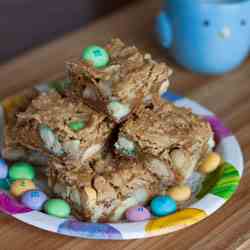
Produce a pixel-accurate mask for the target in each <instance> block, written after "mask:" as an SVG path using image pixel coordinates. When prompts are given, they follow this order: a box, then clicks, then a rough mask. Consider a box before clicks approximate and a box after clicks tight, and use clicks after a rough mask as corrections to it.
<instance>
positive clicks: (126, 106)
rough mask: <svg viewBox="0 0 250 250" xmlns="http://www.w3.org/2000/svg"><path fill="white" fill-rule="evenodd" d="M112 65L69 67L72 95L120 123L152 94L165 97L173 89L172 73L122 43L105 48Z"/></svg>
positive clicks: (81, 62) (80, 62) (76, 64)
mask: <svg viewBox="0 0 250 250" xmlns="http://www.w3.org/2000/svg"><path fill="white" fill-rule="evenodd" d="M105 49H106V51H107V52H108V54H109V64H108V65H107V66H106V67H103V68H95V67H94V65H92V64H91V63H90V62H89V61H85V60H78V61H75V62H68V63H67V64H66V66H67V71H68V73H69V78H70V79H71V85H70V89H71V91H68V90H67V92H66V94H71V95H73V96H75V97H76V98H82V99H83V101H84V102H85V103H86V104H88V105H90V106H91V107H92V108H94V109H96V110H97V111H98V112H100V111H101V112H104V113H106V114H107V115H109V116H110V117H111V118H112V119H113V120H114V121H115V122H116V123H120V122H121V121H123V120H125V119H126V118H127V117H128V116H129V115H130V114H131V111H132V110H133V109H134V108H135V107H136V106H137V105H139V104H140V103H142V102H143V101H148V100H149V99H150V98H151V95H152V93H153V94H155V95H161V94H162V93H164V92H165V91H166V90H167V88H168V86H169V80H168V78H169V76H170V74H171V72H172V71H171V69H170V68H169V67H168V66H167V65H166V64H165V63H157V62H155V61H154V60H153V59H152V58H151V56H150V55H149V54H142V53H140V52H139V51H138V49H137V48H136V47H134V46H130V47H127V46H125V44H124V43H123V42H122V41H121V40H119V39H113V40H111V42H110V43H108V44H106V46H105Z"/></svg>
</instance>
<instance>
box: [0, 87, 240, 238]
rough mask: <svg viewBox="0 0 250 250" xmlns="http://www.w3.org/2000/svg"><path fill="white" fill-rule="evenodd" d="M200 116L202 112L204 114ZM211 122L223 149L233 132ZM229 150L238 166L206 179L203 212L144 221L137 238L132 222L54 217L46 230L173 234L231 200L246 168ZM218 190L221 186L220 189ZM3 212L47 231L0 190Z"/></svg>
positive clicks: (117, 234)
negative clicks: (86, 220) (207, 184)
mask: <svg viewBox="0 0 250 250" xmlns="http://www.w3.org/2000/svg"><path fill="white" fill-rule="evenodd" d="M168 92H169V93H167V96H168V97H169V96H170V95H171V98H172V99H173V100H171V101H175V102H178V105H179V104H181V103H182V102H183V101H182V100H185V101H184V102H183V103H185V105H186V103H187V104H188V105H187V106H188V107H189V105H190V107H191V108H192V109H194V110H196V104H195V103H194V102H193V101H190V100H188V99H186V98H182V97H180V96H177V95H175V94H174V93H171V92H170V91H168ZM164 97H165V95H164ZM22 99H23V98H15V100H17V101H15V102H12V101H11V102H6V101H5V110H7V109H9V110H11V109H12V108H13V109H15V107H16V106H18V105H20V103H21V102H22ZM19 100H20V101H19ZM187 101H188V102H187ZM8 103H10V104H11V105H9V104H8ZM13 103H14V104H13ZM12 104H13V105H12ZM181 105H182V104H181ZM197 107H198V105H197ZM200 108H201V107H200V106H199V107H198V108H197V110H200ZM199 112H200V111H199ZM201 113H203V111H202V112H201ZM202 115H207V113H206V112H204V114H202ZM209 120H211V121H212V122H214V120H216V124H215V125H216V126H214V127H215V129H214V128H213V130H214V132H215V136H216V137H217V138H219V142H220V143H221V145H222V146H223V144H224V138H226V137H228V136H232V137H233V135H232V134H231V133H230V132H228V131H229V130H227V129H225V128H224V127H223V126H222V125H221V124H222V123H221V122H220V121H219V119H218V118H217V117H214V116H211V117H209ZM211 121H210V123H211ZM217 142H218V140H217ZM235 142H237V140H235ZM228 149H230V153H232V155H233V157H232V159H233V161H232V163H233V164H234V165H235V166H236V167H234V166H233V165H231V164H229V163H227V162H226V161H227V160H228V159H227V158H226V157H225V163H227V164H229V165H230V166H229V167H227V165H225V166H224V164H222V163H221V165H220V166H219V168H217V169H216V170H215V171H214V172H212V173H210V174H208V175H207V176H211V175H214V176H216V178H215V180H216V181H213V182H211V183H212V184H211V185H210V184H209V188H207V189H206V191H205V194H203V197H204V196H206V195H207V194H208V193H213V194H214V195H213V196H210V197H212V202H211V203H209V204H208V203H207V202H203V200H205V199H202V198H198V201H199V208H200V209H197V208H186V209H183V210H181V211H177V212H175V213H173V214H170V215H167V216H164V217H161V218H156V219H151V220H150V221H145V222H144V221H143V222H138V223H137V222H136V223H133V225H135V226H136V228H137V231H136V235H134V232H133V230H131V224H130V223H124V224H123V223H118V224H101V223H100V224H98V223H84V222H80V221H77V220H75V219H74V220H66V221H65V220H64V219H61V218H56V217H54V218H53V220H51V222H49V221H48V223H46V229H47V230H50V231H53V230H54V228H55V226H56V227H58V229H57V232H58V233H61V234H66V235H71V236H76V237H83V238H93V239H131V238H137V237H147V236H152V235H160V234H163V233H168V232H173V231H176V230H179V229H181V228H185V227H186V226H189V225H191V224H194V223H196V222H198V221H200V220H202V219H203V218H205V217H206V216H208V215H210V214H211V212H210V211H211V210H209V209H208V210H207V209H206V207H207V206H210V207H214V204H216V202H217V201H218V200H217V199H219V200H220V202H221V204H224V203H225V202H226V200H227V199H229V197H231V196H232V194H233V193H234V192H235V190H236V188H237V186H238V184H239V179H240V176H241V171H240V172H239V171H238V169H240V170H241V169H243V165H242V162H241V158H242V153H241V150H240V148H239V147H238V145H237V143H234V142H233V141H232V142H231V141H230V145H229V147H228V148H225V150H226V151H228ZM235 149H236V150H235ZM223 157H224V155H223ZM230 159H231V158H230ZM230 162H231V161H230ZM224 169H227V171H225V174H224ZM222 176H223V177H222ZM232 177H233V178H232ZM222 178H223V179H224V181H223V182H219V180H220V179H222ZM1 181H4V184H3V185H5V184H6V183H10V181H11V180H9V179H2V180H0V182H1ZM12 182H13V181H12ZM219 184H220V185H219ZM215 187H216V188H215ZM218 187H220V189H219V188H218ZM227 187H229V189H227ZM0 188H1V187H0ZM2 188H3V187H2ZM228 190H229V191H228ZM221 198H223V199H221ZM223 200H224V202H223ZM213 202H214V203H213ZM195 205H196V203H194V204H193V205H192V206H195ZM218 208H219V207H217V208H216V209H215V210H217V209H218ZM202 209H203V210H205V211H206V212H205V211H203V210H202ZM0 211H2V212H4V213H6V214H11V215H12V216H14V217H16V218H17V219H19V220H21V221H24V222H25V223H29V224H31V225H34V226H38V227H40V228H44V227H43V224H42V223H41V225H39V224H35V223H34V215H35V214H33V212H31V211H32V210H31V209H29V208H27V207H25V206H24V205H23V204H22V203H21V202H19V201H18V200H17V199H14V198H13V197H12V196H10V195H9V194H8V193H7V192H5V191H1V190H0ZM30 212H31V213H30ZM34 213H36V214H39V218H40V219H42V218H43V216H44V220H45V221H46V218H48V215H46V214H44V213H43V212H37V211H34ZM57 220H58V221H57ZM54 221H57V222H56V223H58V224H57V225H54ZM145 224H146V226H145ZM58 225H59V226H58ZM145 232H146V233H145Z"/></svg>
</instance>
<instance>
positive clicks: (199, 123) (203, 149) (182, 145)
mask: <svg viewBox="0 0 250 250" xmlns="http://www.w3.org/2000/svg"><path fill="white" fill-rule="evenodd" d="M213 146H214V140H213V132H212V129H211V127H210V125H209V124H208V122H206V121H205V120H203V119H202V118H201V117H199V116H197V115H195V114H193V113H192V112H191V110H189V109H186V108H180V107H176V106H175V105H173V104H171V103H168V102H152V103H151V104H149V105H146V106H145V105H141V106H140V107H139V108H138V109H137V110H136V112H135V113H134V114H133V117H131V119H129V120H127V121H126V122H125V123H124V124H123V125H122V127H121V129H120V132H119V136H118V140H117V142H116V143H115V144H114V148H115V151H116V152H117V153H118V154H119V155H122V156H125V157H127V158H130V159H134V158H140V159H141V160H144V161H145V162H146V165H148V167H149V168H151V169H152V170H153V171H155V174H156V175H159V174H160V173H161V172H162V171H163V170H164V169H170V170H169V171H173V172H174V173H175V176H176V177H177V182H178V181H179V182H184V181H185V180H186V179H187V178H188V177H189V176H190V175H191V174H192V172H193V171H194V170H195V169H196V168H197V167H198V165H199V163H200V161H201V160H202V159H203V158H204V157H205V156H206V155H207V153H208V152H210V151H211V149H212V147H213Z"/></svg>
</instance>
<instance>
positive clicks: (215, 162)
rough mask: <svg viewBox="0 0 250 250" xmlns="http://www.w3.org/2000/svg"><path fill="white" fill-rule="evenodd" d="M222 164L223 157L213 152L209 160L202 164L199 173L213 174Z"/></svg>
mask: <svg viewBox="0 0 250 250" xmlns="http://www.w3.org/2000/svg"><path fill="white" fill-rule="evenodd" d="M220 163H221V157H220V155H219V154H218V153H215V152H211V153H210V154H209V155H208V156H207V158H206V159H205V160H204V161H203V162H202V164H201V165H200V167H199V171H200V172H202V173H204V174H208V173H211V172H213V171H214V170H215V169H216V168H217V167H218V166H219V165H220Z"/></svg>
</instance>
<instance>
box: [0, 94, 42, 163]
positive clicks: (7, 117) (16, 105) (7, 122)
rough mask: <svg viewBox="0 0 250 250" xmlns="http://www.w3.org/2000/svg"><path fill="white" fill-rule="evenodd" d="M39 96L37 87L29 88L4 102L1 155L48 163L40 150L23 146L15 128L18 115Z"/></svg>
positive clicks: (12, 159)
mask: <svg viewBox="0 0 250 250" xmlns="http://www.w3.org/2000/svg"><path fill="white" fill-rule="evenodd" d="M37 96H38V92H37V91H36V90H35V89H27V90H24V91H22V92H21V93H19V94H18V95H15V96H11V97H9V98H7V99H6V100H4V101H3V102H2V103H1V104H2V108H3V109H2V119H3V123H4V126H3V127H1V129H2V130H1V139H2V140H1V155H2V157H3V158H4V159H6V160H8V161H27V162H30V163H33V164H36V165H41V166H44V165H47V157H46V156H45V155H43V154H41V153H40V152H38V151H35V150H30V149H27V148H25V147H23V146H22V145H21V144H20V143H18V142H17V140H16V134H15V133H13V132H14V131H13V129H14V127H15V125H16V122H17V117H16V115H17V114H18V113H19V112H23V111H25V110H26V109H27V107H28V106H29V104H30V103H31V101H32V99H34V98H36V97H37Z"/></svg>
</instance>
